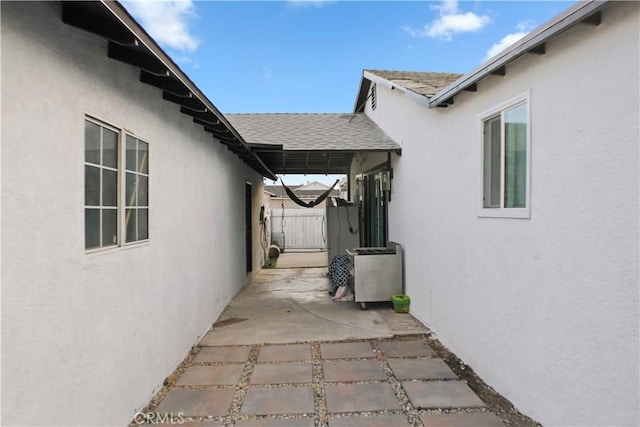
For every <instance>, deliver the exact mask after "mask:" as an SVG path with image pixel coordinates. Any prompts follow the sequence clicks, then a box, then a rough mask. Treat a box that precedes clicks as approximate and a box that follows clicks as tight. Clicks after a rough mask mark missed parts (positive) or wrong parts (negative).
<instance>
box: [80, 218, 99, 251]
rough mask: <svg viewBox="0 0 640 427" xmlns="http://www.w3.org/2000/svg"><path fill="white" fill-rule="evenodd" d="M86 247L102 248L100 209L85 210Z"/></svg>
mask: <svg viewBox="0 0 640 427" xmlns="http://www.w3.org/2000/svg"><path fill="white" fill-rule="evenodd" d="M84 247H85V249H93V248H98V247H100V209H85V210H84Z"/></svg>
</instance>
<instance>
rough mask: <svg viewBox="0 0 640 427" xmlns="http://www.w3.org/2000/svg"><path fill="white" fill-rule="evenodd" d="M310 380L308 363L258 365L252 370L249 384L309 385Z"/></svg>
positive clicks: (309, 365)
mask: <svg viewBox="0 0 640 427" xmlns="http://www.w3.org/2000/svg"><path fill="white" fill-rule="evenodd" d="M312 380H313V378H312V375H311V364H309V363H285V364H280V363H279V364H260V363H259V364H257V365H256V366H255V368H253V374H252V375H251V384H293V383H310V382H311V381H312Z"/></svg>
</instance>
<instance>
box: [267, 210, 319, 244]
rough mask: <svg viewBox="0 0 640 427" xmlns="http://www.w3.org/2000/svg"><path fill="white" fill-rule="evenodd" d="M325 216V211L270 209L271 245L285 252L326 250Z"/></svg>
mask: <svg viewBox="0 0 640 427" xmlns="http://www.w3.org/2000/svg"><path fill="white" fill-rule="evenodd" d="M283 211H284V222H283V221H282V216H283V215H282V214H283ZM325 215H326V210H325V209H306V208H301V209H284V210H283V209H271V221H270V222H271V243H273V244H274V245H278V246H279V247H280V248H283V249H285V250H291V249H326V248H327V239H326V236H327V223H326V218H325ZM283 226H284V227H283Z"/></svg>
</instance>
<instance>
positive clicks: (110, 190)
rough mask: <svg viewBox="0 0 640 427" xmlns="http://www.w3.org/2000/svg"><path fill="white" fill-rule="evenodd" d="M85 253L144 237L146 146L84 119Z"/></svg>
mask: <svg viewBox="0 0 640 427" xmlns="http://www.w3.org/2000/svg"><path fill="white" fill-rule="evenodd" d="M84 144H85V150H84V151H85V162H84V173H85V179H84V181H85V203H84V216H85V249H86V250H97V249H102V248H110V247H118V246H122V245H123V244H127V243H134V242H138V241H143V240H147V239H148V238H149V231H148V230H149V197H148V194H149V144H148V143H147V142H145V141H143V140H141V139H139V138H137V137H135V136H133V135H130V134H125V133H123V132H121V131H120V130H119V129H117V128H115V127H113V126H110V125H107V124H105V123H103V122H101V121H99V120H95V119H93V118H90V117H87V118H86V119H85V142H84Z"/></svg>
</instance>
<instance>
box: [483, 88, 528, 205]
mask: <svg viewBox="0 0 640 427" xmlns="http://www.w3.org/2000/svg"><path fill="white" fill-rule="evenodd" d="M521 104H524V105H526V106H527V112H526V117H527V130H526V138H527V141H526V150H527V158H526V162H525V164H526V168H527V173H526V177H525V179H526V185H525V191H526V194H525V207H524V208H505V207H504V172H505V171H504V167H505V166H504V164H505V150H504V143H505V141H504V114H505V112H506V111H507V110H510V109H511V108H513V107H516V106H518V105H521ZM496 116H500V118H501V126H500V134H501V135H500V146H501V154H500V157H501V158H500V206H499V207H494V208H485V207H484V199H483V198H484V185H485V181H484V176H485V171H484V147H485V144H484V142H485V141H484V123H485V121H487V120H490V119H492V118H494V117H496ZM477 118H478V120H477V122H478V135H479V144H478V145H479V147H480V150H479V152H480V162H479V164H480V174H479V176H480V185H479V189H480V192H479V197H478V199H479V201H480V206H479V210H478V216H479V217H485V218H531V91H530V90H528V91H526V92H524V93H522V94H520V95H517V96H515V97H513V98H511V99H509V100H507V101H505V102H503V103H501V104H499V105H496V106H495V107H492V108H491V109H489V110H486V111H483V112H482V113H480V114H478V116H477Z"/></svg>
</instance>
